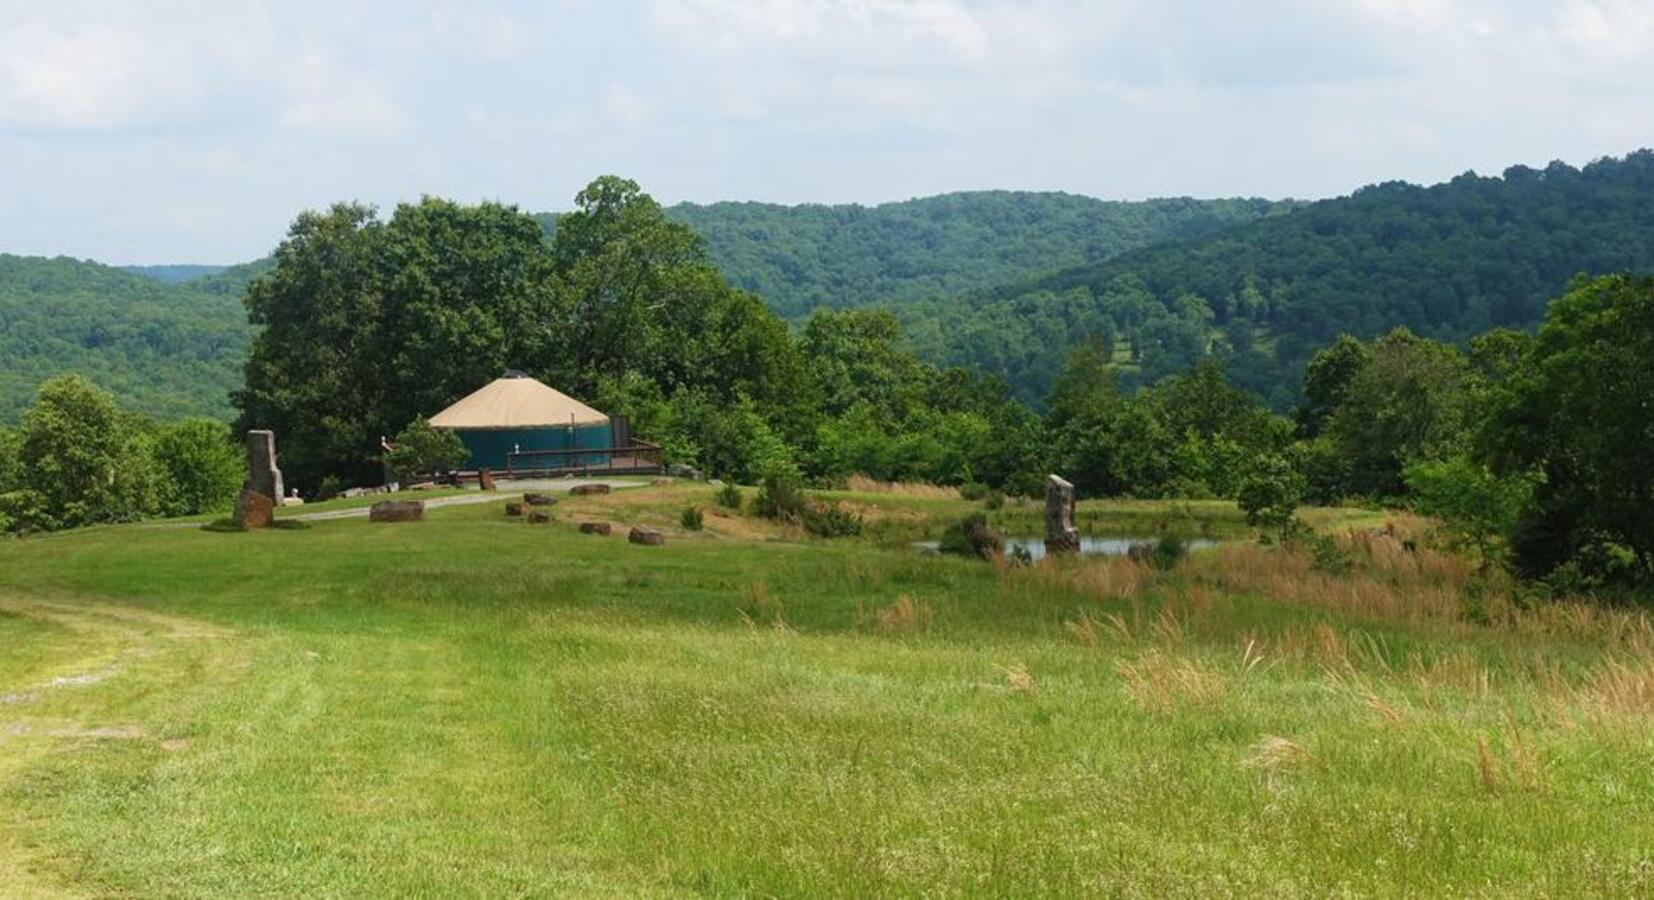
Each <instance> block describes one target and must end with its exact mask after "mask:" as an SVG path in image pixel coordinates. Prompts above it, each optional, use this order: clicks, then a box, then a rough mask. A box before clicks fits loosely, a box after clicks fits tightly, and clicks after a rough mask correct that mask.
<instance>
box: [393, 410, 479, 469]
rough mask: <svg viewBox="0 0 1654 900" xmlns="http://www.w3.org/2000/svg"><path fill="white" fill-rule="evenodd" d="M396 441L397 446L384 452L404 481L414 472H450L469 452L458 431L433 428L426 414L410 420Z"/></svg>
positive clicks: (463, 460)
mask: <svg viewBox="0 0 1654 900" xmlns="http://www.w3.org/2000/svg"><path fill="white" fill-rule="evenodd" d="M395 444H396V449H395V450H392V451H390V452H389V453H387V454H385V462H386V463H387V464H389V466H390V468H391V472H392V473H393V474H394V475H395V476H396V478H397V480H399V481H402V482H404V483H406V482H408V481H411V480H412V479H413V477H414V476H415V475H429V474H442V473H444V472H451V471H453V470H454V469H455V468H457V467H458V466H459V464H460V463H462V462H465V458H466V457H467V456H468V455H470V454H469V452H468V451H467V450H466V449H465V444H464V443H463V442H461V441H460V439H459V435H457V434H454V433H453V432H452V431H449V430H447V429H445V428H432V427H431V423H429V422H427V421H425V417H424V416H419V417H417V418H415V419H414V420H413V421H412V422H409V423H408V427H406V428H404V429H402V431H401V432H400V433H398V434H397V436H396V441H395Z"/></svg>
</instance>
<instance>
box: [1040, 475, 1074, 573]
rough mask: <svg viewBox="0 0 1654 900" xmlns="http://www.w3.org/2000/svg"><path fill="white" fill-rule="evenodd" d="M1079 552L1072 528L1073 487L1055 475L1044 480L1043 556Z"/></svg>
mask: <svg viewBox="0 0 1654 900" xmlns="http://www.w3.org/2000/svg"><path fill="white" fill-rule="evenodd" d="M1078 552H1080V530H1079V529H1078V528H1075V527H1074V485H1072V484H1069V483H1068V482H1067V481H1066V480H1064V479H1063V478H1061V477H1060V476H1057V475H1048V476H1046V478H1045V555H1046V556H1057V555H1059V554H1063V553H1078Z"/></svg>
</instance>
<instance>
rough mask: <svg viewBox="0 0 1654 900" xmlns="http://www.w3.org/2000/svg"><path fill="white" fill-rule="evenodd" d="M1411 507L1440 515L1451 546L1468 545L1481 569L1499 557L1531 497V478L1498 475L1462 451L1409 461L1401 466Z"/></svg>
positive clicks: (1488, 566)
mask: <svg viewBox="0 0 1654 900" xmlns="http://www.w3.org/2000/svg"><path fill="white" fill-rule="evenodd" d="M1406 478H1407V488H1408V490H1409V491H1411V492H1412V495H1413V508H1414V509H1416V510H1418V511H1419V512H1421V513H1423V514H1425V515H1427V516H1435V517H1436V518H1438V519H1440V520H1441V523H1442V530H1443V532H1444V533H1446V535H1447V537H1448V540H1449V541H1450V543H1451V544H1452V545H1453V546H1454V547H1456V548H1461V549H1462V548H1466V547H1469V548H1474V549H1475V551H1476V556H1477V558H1478V559H1480V560H1481V568H1482V571H1484V572H1485V571H1487V570H1488V568H1490V567H1491V566H1492V565H1493V564H1494V563H1496V562H1498V563H1501V564H1502V563H1503V562H1504V545H1505V541H1506V538H1507V536H1508V535H1509V534H1510V533H1511V530H1512V529H1514V528H1515V527H1516V520H1517V519H1518V518H1519V517H1520V516H1521V514H1522V510H1523V509H1525V508H1526V507H1527V505H1528V501H1529V500H1531V499H1532V497H1533V487H1534V483H1533V479H1531V478H1528V477H1525V476H1515V477H1509V478H1501V477H1499V476H1497V475H1494V474H1493V473H1492V472H1490V471H1488V469H1487V467H1485V466H1481V465H1478V464H1476V463H1474V462H1471V461H1470V460H1469V459H1468V458H1466V457H1464V456H1454V457H1452V458H1450V459H1445V460H1439V461H1433V462H1420V463H1414V464H1413V465H1410V466H1408V467H1407V470H1406Z"/></svg>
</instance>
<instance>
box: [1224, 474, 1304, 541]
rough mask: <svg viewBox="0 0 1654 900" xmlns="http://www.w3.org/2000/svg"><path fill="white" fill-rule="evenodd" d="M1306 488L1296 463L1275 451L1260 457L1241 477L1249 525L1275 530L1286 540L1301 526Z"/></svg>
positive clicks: (1242, 503)
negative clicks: (1300, 507)
mask: <svg viewBox="0 0 1654 900" xmlns="http://www.w3.org/2000/svg"><path fill="white" fill-rule="evenodd" d="M1306 488H1307V486H1306V485H1305V482H1304V477H1303V475H1301V474H1299V472H1298V470H1297V469H1296V468H1294V467H1293V465H1292V463H1291V462H1290V461H1289V460H1287V459H1286V458H1285V457H1283V456H1280V455H1279V454H1273V453H1272V454H1269V455H1267V456H1264V457H1262V458H1260V459H1259V460H1258V461H1257V463H1256V464H1255V465H1254V466H1253V467H1252V471H1251V472H1249V473H1248V474H1247V476H1246V477H1245V478H1244V479H1242V480H1241V484H1240V490H1239V491H1238V493H1237V500H1238V501H1239V503H1240V508H1241V511H1242V512H1244V513H1246V523H1247V524H1248V525H1251V526H1252V527H1254V528H1261V529H1265V530H1267V531H1273V532H1275V534H1276V535H1277V536H1278V537H1279V539H1280V540H1282V541H1286V540H1288V539H1289V538H1290V537H1291V536H1292V535H1293V534H1294V533H1295V532H1296V531H1297V530H1298V529H1299V527H1300V523H1299V522H1298V519H1297V511H1298V505H1299V504H1300V503H1302V502H1303V499H1304V493H1305V490H1306Z"/></svg>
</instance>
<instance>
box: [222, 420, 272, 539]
mask: <svg viewBox="0 0 1654 900" xmlns="http://www.w3.org/2000/svg"><path fill="white" fill-rule="evenodd" d="M281 501H282V490H281V470H280V469H278V468H276V433H275V432H273V431H249V432H247V480H246V481H245V482H243V483H242V485H241V493H240V494H238V495H237V496H236V498H235V510H234V512H233V516H234V517H235V521H236V523H237V524H239V525H240V526H241V527H242V528H268V527H270V524H271V523H272V522H273V521H274V515H273V514H274V511H275V508H276V507H277V506H278V505H280V503H281Z"/></svg>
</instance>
